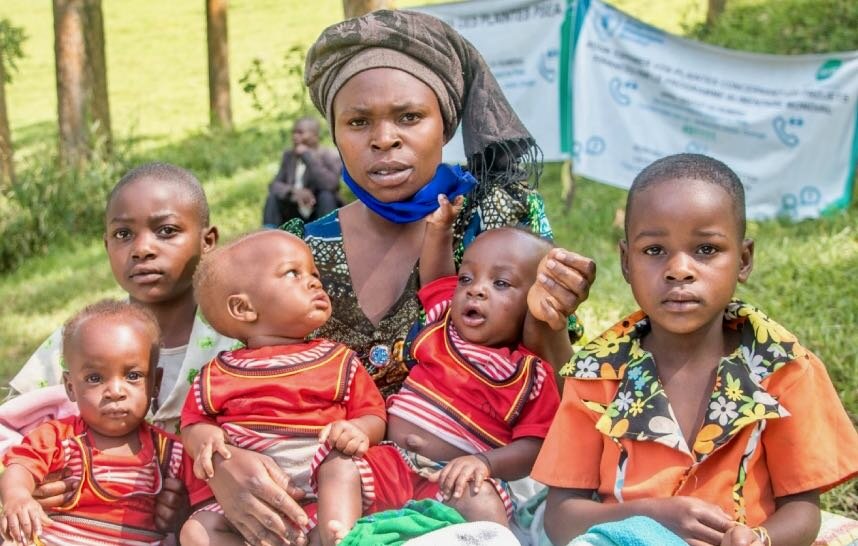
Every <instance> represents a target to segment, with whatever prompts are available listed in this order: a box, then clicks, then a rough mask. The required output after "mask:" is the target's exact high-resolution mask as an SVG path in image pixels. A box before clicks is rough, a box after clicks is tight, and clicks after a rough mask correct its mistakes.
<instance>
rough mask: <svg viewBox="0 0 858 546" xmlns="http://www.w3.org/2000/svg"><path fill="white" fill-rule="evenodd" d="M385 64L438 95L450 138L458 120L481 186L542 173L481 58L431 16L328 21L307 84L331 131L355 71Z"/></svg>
mask: <svg viewBox="0 0 858 546" xmlns="http://www.w3.org/2000/svg"><path fill="white" fill-rule="evenodd" d="M381 67H385V68H395V69H398V70H402V71H404V72H407V73H409V74H411V75H412V76H414V77H415V78H417V79H419V80H421V81H423V82H424V83H425V84H426V85H428V86H429V87H430V88H431V89H432V90H433V91H434V92H435V95H436V96H437V97H438V103H439V105H440V107H441V114H442V116H443V118H444V135H445V137H446V138H447V139H448V140H449V139H450V138H452V136H453V134H455V131H456V127H457V126H458V125H459V122H460V121H461V123H462V136H463V140H464V145H465V155H466V157H467V158H468V168H469V170H471V171H472V172H473V173H474V174H475V175H476V176H477V178H478V179H480V181H481V186H483V185H484V184H485V183H486V182H493V183H494V182H501V183H502V182H505V181H513V180H521V179H522V178H526V177H527V176H528V175H529V174H531V172H535V173H536V174H537V175H538V170H539V166H540V162H539V157H540V151H539V148H538V147H537V146H536V143H535V141H534V140H533V137H532V136H531V135H530V133H529V132H528V131H527V129H526V128H525V127H524V124H522V122H521V120H520V119H519V118H518V116H517V115H516V113H515V111H514V110H513V109H512V107H511V106H510V105H509V102H507V100H506V97H504V95H503V92H502V91H501V88H500V85H499V84H498V82H497V80H495V78H494V76H493V75H492V73H491V72H490V71H489V68H488V66H487V65H486V62H485V60H484V59H483V57H482V55H480V53H479V52H478V51H477V50H476V48H475V47H474V46H473V45H471V43H470V42H468V41H467V40H465V39H464V38H463V37H462V36H461V35H460V34H459V33H458V32H456V31H455V30H454V29H453V28H451V27H450V26H449V25H447V24H446V23H444V22H443V21H441V20H440V19H437V18H435V17H433V16H431V15H427V14H424V13H417V12H413V11H390V10H379V11H374V12H371V13H369V14H367V15H364V16H362V17H357V18H354V19H348V20H346V21H342V22H340V23H337V24H335V25H331V26H329V27H328V28H326V29H325V30H324V31H323V32H322V34H321V35H320V36H319V38H318V40H316V43H315V44H313V46H312V47H311V48H310V51H309V52H308V53H307V65H306V68H305V71H304V82H305V83H306V84H307V86H308V87H309V88H310V96H311V97H312V99H313V104H315V105H316V108H318V109H319V111H320V112H322V113H323V114H324V115H325V116H326V117H327V118H328V122H329V123H330V125H331V127H332V128H333V126H334V124H333V121H334V120H333V115H332V105H333V102H334V97H335V96H336V94H337V92H338V91H339V90H340V88H341V87H342V86H343V85H344V84H345V83H346V81H348V79H349V78H351V77H352V76H354V75H355V74H357V73H359V72H362V71H364V70H369V69H372V68H381ZM483 189H485V188H483Z"/></svg>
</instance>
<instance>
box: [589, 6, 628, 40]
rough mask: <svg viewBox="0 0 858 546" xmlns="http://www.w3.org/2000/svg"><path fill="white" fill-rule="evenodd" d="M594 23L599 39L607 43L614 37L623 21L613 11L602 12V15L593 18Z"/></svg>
mask: <svg viewBox="0 0 858 546" xmlns="http://www.w3.org/2000/svg"><path fill="white" fill-rule="evenodd" d="M593 23H594V24H595V25H596V33H597V34H598V35H599V38H601V39H603V40H605V41H607V40H610V39H611V38H613V37H614V35H615V34H616V33H617V30H618V29H619V28H620V25H622V24H623V21H622V19H620V18H619V17H618V16H617V15H616V14H615V13H614V12H612V11H610V10H601V13H598V14H596V16H595V17H593Z"/></svg>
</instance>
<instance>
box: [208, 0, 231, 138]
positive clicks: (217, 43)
mask: <svg viewBox="0 0 858 546" xmlns="http://www.w3.org/2000/svg"><path fill="white" fill-rule="evenodd" d="M227 3H228V0H206V36H207V38H208V56H209V121H210V124H211V126H212V127H215V128H222V129H230V128H232V108H231V107H230V99H229V48H228V46H227V44H228V42H227V28H226V12H227Z"/></svg>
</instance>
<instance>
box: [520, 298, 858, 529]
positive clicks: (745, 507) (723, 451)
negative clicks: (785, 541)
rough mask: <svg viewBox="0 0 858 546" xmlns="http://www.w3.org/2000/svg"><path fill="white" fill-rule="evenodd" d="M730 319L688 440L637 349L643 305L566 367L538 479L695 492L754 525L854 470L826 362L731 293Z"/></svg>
mask: <svg viewBox="0 0 858 546" xmlns="http://www.w3.org/2000/svg"><path fill="white" fill-rule="evenodd" d="M724 325H725V328H732V329H736V330H739V331H740V332H741V339H742V342H741V344H740V346H739V348H738V349H737V350H736V351H735V352H734V353H733V354H732V355H730V356H728V357H725V358H723V359H722V360H721V362H720V363H719V365H718V368H717V371H716V374H717V376H716V382H715V387H714V389H713V392H712V395H711V396H710V398H709V400H708V404H707V410H706V415H705V418H704V421H703V424H702V426H701V428H700V430H699V431H698V433H697V436H696V439H695V441H694V443H693V445H691V446H688V445H686V442H685V440H684V438H683V436H682V433H681V431H680V429H679V425H678V424H677V422H676V420H675V419H674V418H673V411H672V410H671V408H670V406H669V403H668V400H667V396H666V394H665V392H664V389H663V388H662V385H661V382H660V381H659V379H658V373H657V369H656V363H655V361H654V359H653V357H652V355H651V354H650V353H648V352H647V351H645V350H644V349H643V348H642V347H641V344H640V341H641V339H642V337H643V336H645V335H646V333H647V332H649V320H648V319H647V317H646V316H645V315H644V314H643V312H641V311H639V312H637V313H635V314H633V315H631V316H629V317H628V318H626V319H624V320H623V321H621V322H619V323H617V324H616V325H614V326H613V327H612V328H610V329H609V330H608V331H606V332H605V333H603V334H602V335H601V336H600V337H599V338H597V339H595V340H594V341H592V342H591V343H589V344H588V345H587V346H586V347H584V349H582V350H581V351H580V352H579V353H578V354H577V355H576V356H575V358H574V359H573V361H572V362H570V363H569V364H567V365H566V366H565V367H564V369H563V370H561V374H563V375H565V376H567V379H566V383H565V386H564V390H563V400H562V402H561V404H560V410H559V411H558V413H557V416H556V417H555V419H554V422H553V423H552V425H551V430H550V431H549V433H548V436H547V438H546V439H545V443H544V444H543V446H542V450H541V451H540V453H539V457H538V458H537V460H536V464H535V465H534V468H533V472H532V474H531V475H532V477H533V478H535V479H536V480H539V481H540V482H543V483H545V484H547V485H550V486H552V487H558V488H569V489H572V488H574V489H594V490H597V491H598V493H599V496H600V497H601V499H602V501H603V502H623V501H629V500H635V499H646V498H658V497H668V496H674V495H688V496H694V497H698V498H700V499H703V500H705V501H708V502H711V503H713V504H717V505H719V506H721V507H722V508H723V509H724V510H725V511H727V513H728V514H733V515H734V517H735V518H736V520H737V521H740V522H743V523H747V524H748V525H752V526H754V525H760V524H761V523H763V522H764V521H765V520H766V518H767V517H768V516H770V515H771V514H772V513H774V511H775V499H776V498H778V497H783V496H787V495H793V494H796V493H802V492H806V491H811V490H819V491H825V490H827V489H830V488H831V487H834V486H835V485H837V484H839V483H841V482H843V481H846V480H848V479H850V478H852V477H854V476H855V475H856V474H858V434H856V432H855V427H854V426H853V425H852V423H851V422H850V420H849V417H848V416H847V415H846V412H845V411H844V409H843V406H842V405H841V403H840V401H839V399H838V397H837V392H836V391H835V390H834V387H833V385H832V384H831V380H830V379H829V378H828V374H827V372H826V370H825V366H824V365H823V364H822V362H820V360H819V359H818V358H817V357H816V356H815V355H814V354H812V353H810V352H809V351H807V350H806V349H805V348H804V347H802V346H801V345H800V344H799V343H798V342H797V341H796V339H795V337H794V336H793V335H792V334H790V333H789V332H787V331H786V330H785V329H784V328H783V327H781V326H780V325H779V324H777V323H776V322H774V321H772V320H771V319H769V318H768V317H767V316H766V315H765V314H763V313H762V312H761V311H759V310H758V309H756V308H754V307H752V306H750V305H746V304H743V303H741V302H738V301H734V302H732V303H731V304H730V305H729V306H728V307H727V309H726V311H725V316H724Z"/></svg>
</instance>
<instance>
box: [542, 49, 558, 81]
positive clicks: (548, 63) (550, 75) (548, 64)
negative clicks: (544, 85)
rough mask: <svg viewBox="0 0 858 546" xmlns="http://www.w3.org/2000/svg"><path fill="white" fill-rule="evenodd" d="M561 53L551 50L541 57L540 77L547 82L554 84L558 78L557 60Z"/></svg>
mask: <svg viewBox="0 0 858 546" xmlns="http://www.w3.org/2000/svg"><path fill="white" fill-rule="evenodd" d="M559 57H560V51H558V50H557V49H549V50H548V51H546V52H545V53H543V54H542V55H541V56H540V57H539V75H540V76H542V78H543V79H544V80H545V81H547V82H553V81H554V80H555V79H556V77H557V59H558V58H559Z"/></svg>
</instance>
